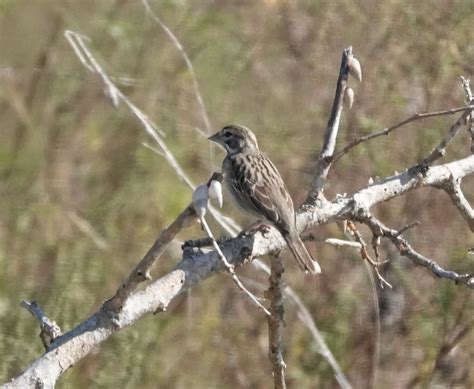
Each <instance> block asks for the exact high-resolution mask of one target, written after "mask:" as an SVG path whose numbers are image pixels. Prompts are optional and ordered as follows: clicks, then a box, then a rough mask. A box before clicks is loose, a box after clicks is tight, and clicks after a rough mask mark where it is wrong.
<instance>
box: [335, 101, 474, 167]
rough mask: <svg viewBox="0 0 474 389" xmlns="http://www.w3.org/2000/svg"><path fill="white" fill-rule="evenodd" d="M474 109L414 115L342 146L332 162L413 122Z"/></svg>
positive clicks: (453, 109)
mask: <svg viewBox="0 0 474 389" xmlns="http://www.w3.org/2000/svg"><path fill="white" fill-rule="evenodd" d="M473 109H474V105H470V106H468V107H459V108H451V109H447V110H444V111H436V112H426V113H415V114H413V115H411V116H410V117H408V118H406V119H405V120H402V121H401V122H398V123H397V124H395V125H393V126H391V127H388V128H384V129H383V130H380V131H377V132H373V133H371V134H368V135H364V136H361V137H360V138H357V139H354V140H353V141H352V142H350V143H349V144H348V145H346V146H344V147H343V148H342V150H340V151H338V152H337V153H336V154H334V158H333V161H334V162H335V161H337V160H339V159H340V158H341V157H343V156H344V155H345V154H347V153H348V152H349V151H350V150H352V149H353V148H354V147H355V146H357V145H359V144H361V143H363V142H367V141H369V140H371V139H374V138H378V137H379V136H384V135H388V134H390V133H391V132H392V131H394V130H396V129H398V128H400V127H403V126H404V125H405V124H408V123H411V122H414V121H415V120H420V119H426V118H431V117H436V116H444V115H454V114H455V113H458V112H465V111H472V110H473Z"/></svg>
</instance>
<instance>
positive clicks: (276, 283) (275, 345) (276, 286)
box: [268, 255, 286, 389]
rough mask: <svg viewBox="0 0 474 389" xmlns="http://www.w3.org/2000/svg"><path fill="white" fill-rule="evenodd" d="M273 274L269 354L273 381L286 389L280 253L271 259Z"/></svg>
mask: <svg viewBox="0 0 474 389" xmlns="http://www.w3.org/2000/svg"><path fill="white" fill-rule="evenodd" d="M270 268H271V275H270V277H269V279H268V280H269V282H270V287H269V289H268V296H269V298H270V301H271V305H270V312H271V315H270V316H269V317H268V356H269V358H270V362H271V364H272V370H273V382H274V384H275V388H276V389H285V388H286V380H285V369H286V364H285V361H284V360H283V352H282V344H281V332H282V327H283V325H284V319H283V316H284V308H283V289H284V286H283V280H282V276H283V272H284V271H285V267H284V265H283V261H282V258H281V256H280V255H274V256H272V258H271V261H270Z"/></svg>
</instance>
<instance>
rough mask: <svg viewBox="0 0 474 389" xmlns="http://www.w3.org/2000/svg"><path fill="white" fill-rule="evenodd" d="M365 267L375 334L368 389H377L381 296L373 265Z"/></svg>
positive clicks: (367, 264)
mask: <svg viewBox="0 0 474 389" xmlns="http://www.w3.org/2000/svg"><path fill="white" fill-rule="evenodd" d="M365 267H366V270H367V273H368V275H369V281H370V290H371V291H372V302H373V304H374V314H375V317H374V334H373V350H372V353H371V354H372V360H371V362H372V363H371V366H370V370H369V371H370V374H369V377H368V385H367V387H368V388H376V387H377V386H376V384H377V373H378V366H379V362H380V307H379V295H378V293H377V284H376V282H375V277H374V273H373V272H372V271H371V265H370V264H369V262H368V261H365Z"/></svg>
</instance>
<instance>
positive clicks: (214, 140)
mask: <svg viewBox="0 0 474 389" xmlns="http://www.w3.org/2000/svg"><path fill="white" fill-rule="evenodd" d="M219 135H220V134H219V132H216V133H215V134H214V135H211V136H210V137H209V138H207V139H209V140H210V141H212V142H216V143H220V142H219V140H220V136H219Z"/></svg>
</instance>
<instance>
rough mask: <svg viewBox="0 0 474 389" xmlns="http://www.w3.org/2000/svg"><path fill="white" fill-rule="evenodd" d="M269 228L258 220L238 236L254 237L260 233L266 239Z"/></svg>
mask: <svg viewBox="0 0 474 389" xmlns="http://www.w3.org/2000/svg"><path fill="white" fill-rule="evenodd" d="M271 228H272V227H271V226H269V225H268V224H265V223H264V222H262V221H261V220H259V221H257V222H255V223H253V224H252V225H250V226H249V227H247V228H246V229H245V230H243V231H242V232H241V233H240V234H239V236H244V237H250V236H253V235H255V234H256V233H257V232H260V233H261V234H262V236H263V237H264V238H266V237H267V235H268V233H269V232H270V230H271Z"/></svg>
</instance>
